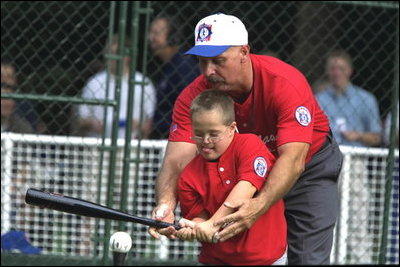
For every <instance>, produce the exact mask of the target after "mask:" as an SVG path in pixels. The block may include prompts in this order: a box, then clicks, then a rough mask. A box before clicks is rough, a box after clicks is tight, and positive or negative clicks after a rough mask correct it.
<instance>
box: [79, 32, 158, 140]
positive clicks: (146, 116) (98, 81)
mask: <svg viewBox="0 0 400 267" xmlns="http://www.w3.org/2000/svg"><path fill="white" fill-rule="evenodd" d="M124 48H125V49H126V48H130V40H129V37H126V42H125V45H124ZM117 49H118V37H117V36H113V40H112V45H111V53H112V54H116V53H117ZM104 52H105V53H109V48H108V47H107V46H106V48H105V50H104ZM129 65H130V57H129V56H124V58H123V70H122V77H121V78H122V82H121V95H120V99H121V102H120V110H119V122H118V125H119V130H118V138H124V136H125V127H126V117H127V108H128V89H129ZM110 69H111V73H109V93H108V97H107V99H110V100H111V99H114V94H115V88H116V83H117V77H116V70H117V61H115V60H112V61H111V68H110ZM131 80H132V79H131ZM134 80H135V81H137V82H142V81H144V82H146V83H147V84H146V85H145V86H144V90H143V94H144V95H143V101H144V103H143V109H141V98H142V86H141V85H134V84H132V88H134V90H135V92H134V100H133V114H132V118H133V121H132V138H138V137H139V134H140V136H141V138H148V136H149V134H150V131H151V128H152V117H153V114H154V108H155V101H156V100H155V89H154V87H153V84H152V82H151V81H150V79H148V78H147V77H144V76H143V74H142V73H140V72H138V71H137V72H136V73H135V77H134ZM106 81H107V70H106V69H103V70H102V71H100V72H98V73H97V74H95V75H94V76H93V77H91V78H90V79H89V81H88V82H87V84H86V85H85V87H84V88H83V92H82V97H83V98H87V99H98V100H99V99H105V98H106V83H107V82H106ZM104 112H105V107H104V106H99V105H80V106H79V115H80V134H81V135H84V136H93V137H100V136H101V135H102V133H103V120H104ZM141 112H143V123H142V127H141V128H140V116H141ZM112 115H113V114H112V108H111V107H109V108H108V110H107V125H106V133H105V134H106V137H111V132H112Z"/></svg>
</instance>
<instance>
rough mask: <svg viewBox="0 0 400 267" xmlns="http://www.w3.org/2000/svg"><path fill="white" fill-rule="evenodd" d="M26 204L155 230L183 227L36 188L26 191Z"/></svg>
mask: <svg viewBox="0 0 400 267" xmlns="http://www.w3.org/2000/svg"><path fill="white" fill-rule="evenodd" d="M25 202H26V203H27V204H30V205H34V206H39V207H42V208H47V209H52V210H58V211H63V212H67V213H71V214H76V215H82V216H86V217H94V218H101V219H110V220H117V221H126V222H135V223H140V224H144V225H147V226H151V227H154V228H166V227H168V226H172V227H174V228H175V229H176V230H179V229H181V227H180V226H179V225H176V224H172V223H167V222H160V221H156V220H153V219H149V218H144V217H139V216H134V215H130V214H128V213H125V212H122V211H119V210H115V209H112V208H108V207H105V206H102V205H100V204H96V203H93V202H90V201H86V200H83V199H79V198H74V197H68V196H63V195H59V194H54V193H48V192H44V191H40V190H37V189H34V188H29V189H28V190H27V191H26V195H25Z"/></svg>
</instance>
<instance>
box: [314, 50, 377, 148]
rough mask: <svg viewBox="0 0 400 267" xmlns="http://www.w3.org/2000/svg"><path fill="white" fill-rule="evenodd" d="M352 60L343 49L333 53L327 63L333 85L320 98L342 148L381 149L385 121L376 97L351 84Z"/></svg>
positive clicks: (328, 73)
mask: <svg viewBox="0 0 400 267" xmlns="http://www.w3.org/2000/svg"><path fill="white" fill-rule="evenodd" d="M352 73H353V66H352V60H351V57H350V55H349V54H347V53H346V52H345V51H343V50H336V51H334V52H332V53H331V54H330V55H329V56H328V59H327V62H326V74H327V76H328V80H329V85H328V87H327V88H326V90H324V91H322V92H320V93H317V94H316V97H317V100H318V102H319V104H320V105H321V108H322V109H323V110H324V111H325V113H326V115H327V116H328V117H329V120H330V124H331V129H332V131H333V134H334V136H335V138H336V140H337V141H338V143H339V144H341V145H350V146H378V145H380V143H381V132H382V127H381V122H380V115H379V109H378V102H377V100H376V98H375V96H374V95H373V94H371V93H369V92H367V91H366V90H364V89H362V88H360V87H358V86H355V85H353V84H352V83H351V80H350V77H351V75H352Z"/></svg>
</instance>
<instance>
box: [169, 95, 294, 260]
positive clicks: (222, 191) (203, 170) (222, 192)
mask: <svg viewBox="0 0 400 267" xmlns="http://www.w3.org/2000/svg"><path fill="white" fill-rule="evenodd" d="M191 118H192V128H193V133H194V136H193V137H192V140H194V141H195V142H196V145H197V150H198V152H199V155H197V156H196V157H195V158H194V159H193V160H192V161H191V162H190V163H189V164H188V165H187V166H186V167H185V169H184V170H183V171H182V174H181V176H180V178H179V181H178V196H179V202H180V207H181V210H182V216H183V217H184V218H186V219H189V220H193V222H194V223H193V224H191V225H190V222H188V221H186V222H184V223H183V224H181V225H182V226H186V225H190V226H191V228H184V229H182V230H180V231H178V232H176V233H175V235H176V236H178V237H179V238H181V239H183V240H191V239H193V238H194V237H195V238H196V239H198V240H199V241H201V242H202V248H201V252H200V256H199V262H201V263H203V264H213V265H271V264H273V263H275V262H276V261H278V260H280V261H279V263H283V264H284V263H285V259H286V254H285V251H286V221H285V215H284V205H283V200H278V201H277V202H276V203H275V204H274V205H273V206H272V207H271V208H270V209H269V210H268V211H267V212H266V213H264V214H262V215H261V216H260V217H259V218H258V220H257V221H256V222H255V223H254V224H253V226H252V227H251V228H250V229H248V230H246V231H244V232H242V233H240V234H239V235H237V236H235V237H234V238H231V239H229V240H227V241H225V242H220V243H216V244H215V243H209V242H211V241H212V236H213V235H214V234H215V233H216V232H218V231H219V230H220V227H219V226H214V225H213V223H214V222H215V221H216V220H218V219H220V218H222V217H224V216H226V215H228V214H231V213H232V212H233V210H232V209H230V208H228V207H225V206H224V205H223V203H224V201H231V200H235V199H250V198H252V197H253V196H254V194H255V193H256V192H257V191H258V190H260V189H261V188H262V186H263V185H264V182H265V180H266V179H267V177H268V172H269V169H270V168H271V166H272V164H273V162H274V161H275V156H273V155H272V153H270V152H269V151H268V149H267V148H266V147H265V145H264V143H263V142H262V141H261V140H260V139H259V138H258V137H257V136H256V135H253V134H239V133H235V129H236V122H235V111H234V105H233V100H232V99H231V98H230V97H229V96H228V95H227V94H225V93H223V92H221V91H218V90H206V91H203V92H202V93H201V94H199V95H198V96H197V97H196V98H195V99H194V100H193V102H192V105H191ZM232 252H235V253H232Z"/></svg>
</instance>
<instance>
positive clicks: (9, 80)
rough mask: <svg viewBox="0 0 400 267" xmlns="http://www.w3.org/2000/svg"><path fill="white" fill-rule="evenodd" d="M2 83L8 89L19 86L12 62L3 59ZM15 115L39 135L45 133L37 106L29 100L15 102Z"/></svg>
mask: <svg viewBox="0 0 400 267" xmlns="http://www.w3.org/2000/svg"><path fill="white" fill-rule="evenodd" d="M1 83H2V84H5V86H6V87H9V88H14V90H13V92H15V91H16V90H15V88H17V86H18V79H17V71H16V68H15V66H14V65H13V63H12V62H11V60H9V59H4V58H2V59H1ZM14 113H15V114H16V115H17V116H19V117H21V118H23V119H25V120H26V121H27V122H28V123H29V124H30V125H31V127H32V128H33V129H34V130H35V132H37V133H42V132H44V131H45V126H44V124H43V123H42V122H41V121H40V120H39V118H38V115H37V112H36V110H35V106H34V105H33V104H32V102H31V101H29V100H18V101H15V107H14Z"/></svg>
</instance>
